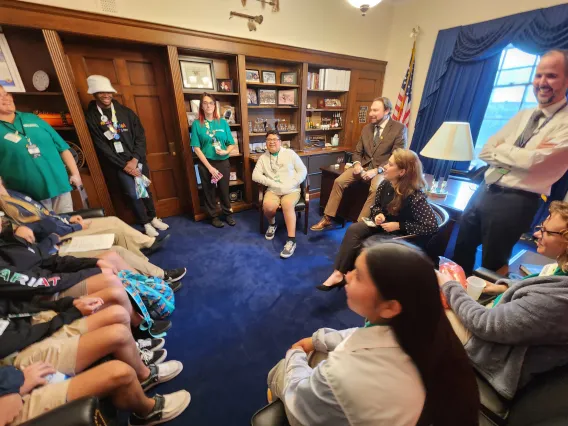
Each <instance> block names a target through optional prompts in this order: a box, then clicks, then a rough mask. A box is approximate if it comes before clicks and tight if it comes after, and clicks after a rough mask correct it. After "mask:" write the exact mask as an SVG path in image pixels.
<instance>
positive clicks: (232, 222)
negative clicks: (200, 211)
mask: <svg viewBox="0 0 568 426" xmlns="http://www.w3.org/2000/svg"><path fill="white" fill-rule="evenodd" d="M225 222H227V225H229V226H235V225H236V224H237V221H236V220H235V219H234V218H233V215H232V214H230V215H227V217H225Z"/></svg>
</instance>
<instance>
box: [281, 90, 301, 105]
mask: <svg viewBox="0 0 568 426" xmlns="http://www.w3.org/2000/svg"><path fill="white" fill-rule="evenodd" d="M297 105H298V89H285V90H279V91H278V106H297Z"/></svg>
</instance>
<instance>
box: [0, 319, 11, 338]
mask: <svg viewBox="0 0 568 426" xmlns="http://www.w3.org/2000/svg"><path fill="white" fill-rule="evenodd" d="M9 325H10V321H8V320H4V319H2V320H0V336H2V334H4V331H5V330H6V329H7V328H8V326H9Z"/></svg>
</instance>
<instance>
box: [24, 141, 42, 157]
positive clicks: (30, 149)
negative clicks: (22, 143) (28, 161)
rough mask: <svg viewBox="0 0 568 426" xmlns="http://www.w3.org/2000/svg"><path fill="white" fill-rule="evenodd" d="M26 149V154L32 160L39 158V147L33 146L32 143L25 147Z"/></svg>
mask: <svg viewBox="0 0 568 426" xmlns="http://www.w3.org/2000/svg"><path fill="white" fill-rule="evenodd" d="M26 148H28V152H29V153H30V155H32V156H33V157H34V158H36V157H39V156H40V155H41V151H40V150H39V147H38V146H37V145H35V144H33V143H31V144H29V145H27V146H26Z"/></svg>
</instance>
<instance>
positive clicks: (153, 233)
mask: <svg viewBox="0 0 568 426" xmlns="http://www.w3.org/2000/svg"><path fill="white" fill-rule="evenodd" d="M144 232H145V233H146V235H148V236H149V237H159V236H160V234H158V231H156V228H154V227H153V226H152V225H151V224H150V223H147V224H146V225H144Z"/></svg>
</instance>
